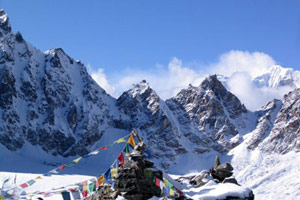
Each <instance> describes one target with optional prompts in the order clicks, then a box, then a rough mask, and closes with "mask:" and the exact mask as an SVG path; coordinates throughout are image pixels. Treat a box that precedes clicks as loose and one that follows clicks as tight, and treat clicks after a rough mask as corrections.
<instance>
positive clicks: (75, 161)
mask: <svg viewBox="0 0 300 200" xmlns="http://www.w3.org/2000/svg"><path fill="white" fill-rule="evenodd" d="M81 159H82V157H79V158H76V159H75V160H73V162H74V163H78V162H79V161H80V160H81Z"/></svg>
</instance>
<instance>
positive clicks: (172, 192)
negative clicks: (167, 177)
mask: <svg viewBox="0 0 300 200" xmlns="http://www.w3.org/2000/svg"><path fill="white" fill-rule="evenodd" d="M170 195H171V196H174V190H173V189H172V188H170Z"/></svg>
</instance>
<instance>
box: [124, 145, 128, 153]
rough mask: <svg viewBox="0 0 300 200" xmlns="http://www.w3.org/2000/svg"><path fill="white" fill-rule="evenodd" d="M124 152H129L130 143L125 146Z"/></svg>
mask: <svg viewBox="0 0 300 200" xmlns="http://www.w3.org/2000/svg"><path fill="white" fill-rule="evenodd" d="M123 151H124V153H129V146H128V143H127V144H126V146H125V148H124V150H123Z"/></svg>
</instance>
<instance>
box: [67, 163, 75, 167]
mask: <svg viewBox="0 0 300 200" xmlns="http://www.w3.org/2000/svg"><path fill="white" fill-rule="evenodd" d="M74 165H75V163H73V162H68V163H67V164H66V166H67V167H73V166H74Z"/></svg>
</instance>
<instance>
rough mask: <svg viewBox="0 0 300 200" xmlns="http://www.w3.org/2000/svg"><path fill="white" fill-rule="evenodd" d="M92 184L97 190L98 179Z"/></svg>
mask: <svg viewBox="0 0 300 200" xmlns="http://www.w3.org/2000/svg"><path fill="white" fill-rule="evenodd" d="M94 184H95V189H96V190H97V189H98V188H99V186H100V185H99V182H98V180H96V181H95V182H94Z"/></svg>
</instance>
